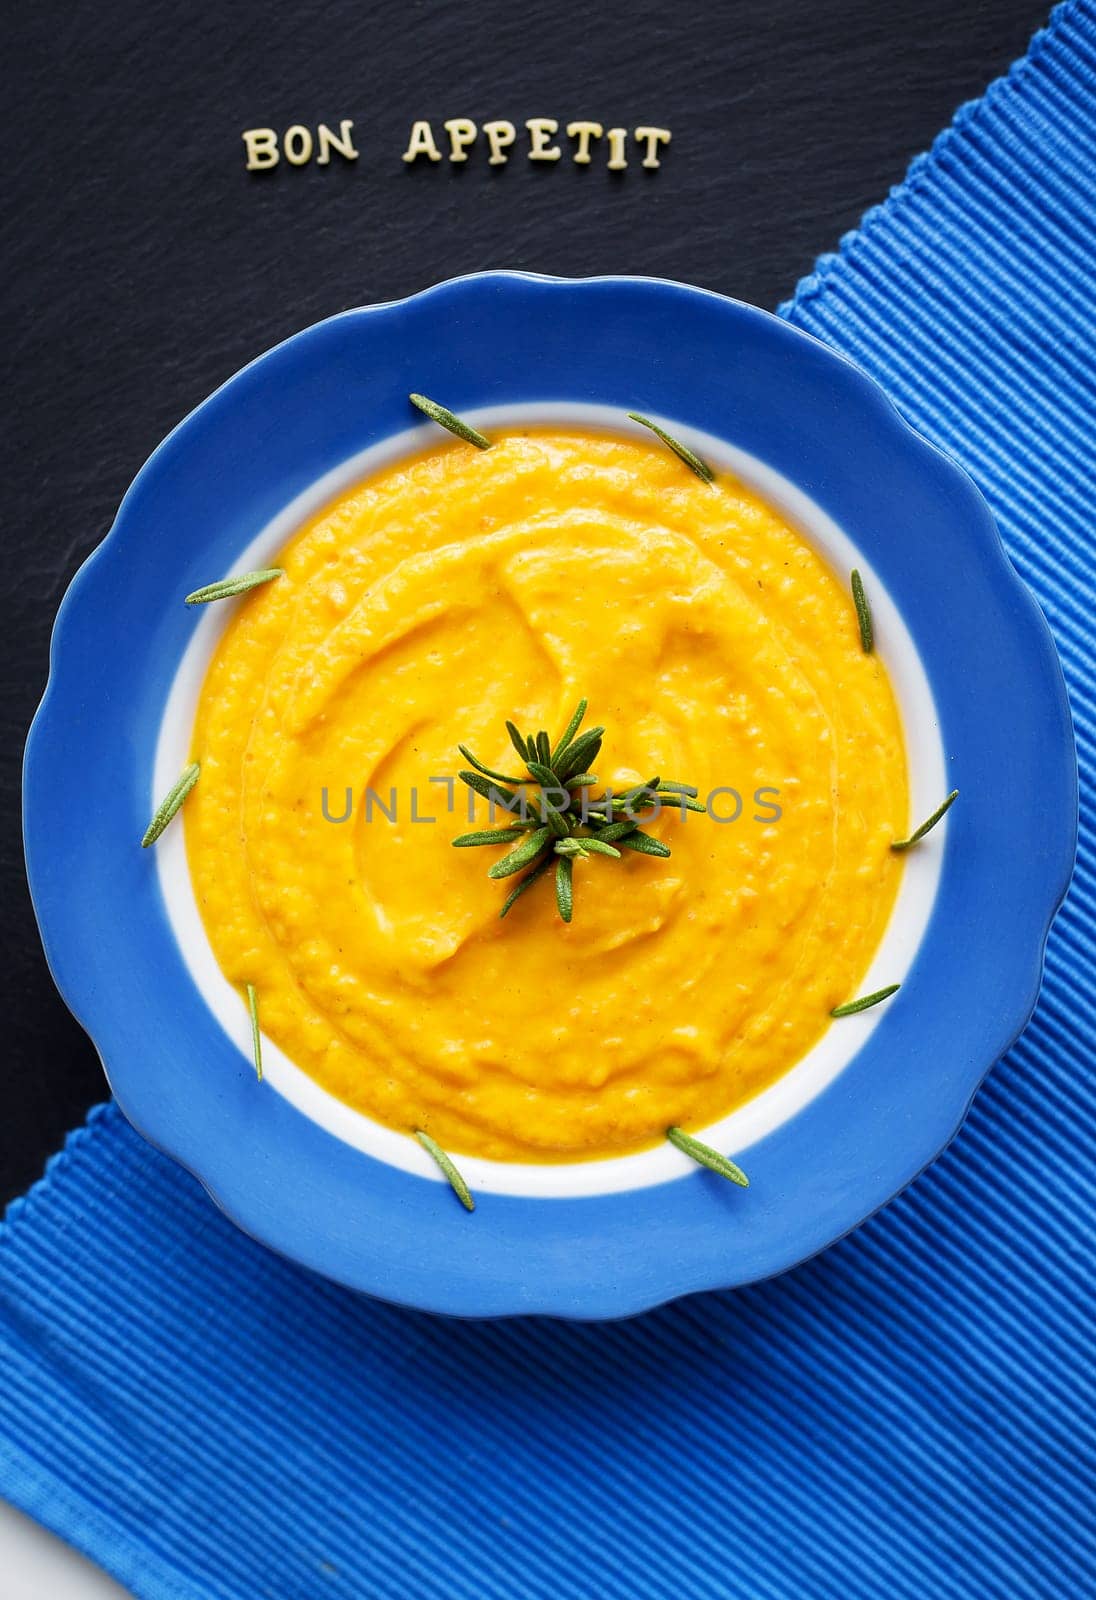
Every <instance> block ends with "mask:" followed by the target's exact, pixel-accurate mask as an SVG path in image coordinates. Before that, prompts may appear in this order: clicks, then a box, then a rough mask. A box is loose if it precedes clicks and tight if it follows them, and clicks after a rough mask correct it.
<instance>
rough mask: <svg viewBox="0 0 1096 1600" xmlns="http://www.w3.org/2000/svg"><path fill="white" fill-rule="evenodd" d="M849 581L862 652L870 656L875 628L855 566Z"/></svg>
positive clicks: (860, 578) (862, 583)
mask: <svg viewBox="0 0 1096 1600" xmlns="http://www.w3.org/2000/svg"><path fill="white" fill-rule="evenodd" d="M849 581H850V584H851V586H852V600H853V605H854V606H855V607H856V620H857V622H858V623H859V624H860V643H861V645H862V646H863V649H864V654H865V655H866V656H870V655H871V653H872V647H873V645H874V644H875V630H874V628H873V627H872V621H871V606H869V604H868V597H867V595H866V594H865V593H864V580H863V578H862V577H861V576H860V574H859V572H857V570H856V568H855V567H853V569H852V575H851V578H850V580H849Z"/></svg>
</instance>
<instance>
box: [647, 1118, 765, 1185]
mask: <svg viewBox="0 0 1096 1600" xmlns="http://www.w3.org/2000/svg"><path fill="white" fill-rule="evenodd" d="M666 1137H667V1139H669V1141H670V1143H671V1144H673V1145H676V1146H677V1148H678V1149H679V1150H680V1151H681V1152H682V1154H684V1155H687V1156H689V1157H691V1158H692V1160H693V1161H696V1162H697V1163H699V1165H700V1166H702V1167H707V1168H708V1169H709V1171H711V1172H718V1173H719V1176H720V1177H721V1178H729V1179H730V1181H731V1182H732V1183H737V1184H738V1186H739V1188H741V1189H748V1188H749V1187H750V1180H749V1178H747V1176H746V1174H745V1173H744V1172H743V1170H742V1168H741V1167H738V1166H736V1165H735V1163H734V1162H733V1161H732V1160H731V1159H730V1157H729V1156H724V1155H720V1153H719V1151H718V1150H713V1149H712V1147H711V1145H710V1144H704V1143H703V1141H702V1140H700V1139H694V1138H693V1136H692V1134H691V1133H686V1132H685V1130H684V1128H667V1129H666Z"/></svg>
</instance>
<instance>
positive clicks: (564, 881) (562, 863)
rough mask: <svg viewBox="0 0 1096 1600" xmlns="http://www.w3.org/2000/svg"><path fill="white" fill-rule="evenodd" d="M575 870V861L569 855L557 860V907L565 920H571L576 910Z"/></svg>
mask: <svg viewBox="0 0 1096 1600" xmlns="http://www.w3.org/2000/svg"><path fill="white" fill-rule="evenodd" d="M573 871H574V862H573V861H571V859H570V858H569V857H568V856H560V858H559V860H558V861H557V862H556V907H557V909H558V911H559V914H560V916H561V917H562V918H563V920H564V922H570V920H571V918H572V916H573V915H574V910H575V893H574V887H573V885H572V882H571V874H572V872H573Z"/></svg>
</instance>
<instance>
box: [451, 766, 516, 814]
mask: <svg viewBox="0 0 1096 1600" xmlns="http://www.w3.org/2000/svg"><path fill="white" fill-rule="evenodd" d="M457 777H458V778H459V779H460V780H461V782H462V783H466V784H467V785H468V787H469V788H470V789H474V790H475V792H476V793H477V794H478V795H479V796H480V797H481V799H483V800H492V801H494V803H495V804H496V805H506V806H510V805H513V804H514V803H515V802H516V800H517V798H518V797H517V795H516V794H515V793H514V792H513V790H512V789H507V788H505V787H504V786H503V785H502V784H500V783H491V782H489V781H488V780H487V779H486V778H483V777H481V776H480V774H479V773H478V772H458V773H457Z"/></svg>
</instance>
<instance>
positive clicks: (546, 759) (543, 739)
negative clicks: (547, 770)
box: [537, 728, 552, 767]
mask: <svg viewBox="0 0 1096 1600" xmlns="http://www.w3.org/2000/svg"><path fill="white" fill-rule="evenodd" d="M537 760H538V761H539V763H540V765H541V766H542V767H550V766H551V764H552V745H551V741H550V740H549V738H548V735H547V734H546V733H545V731H544V729H543V728H542V729H541V730H540V732H539V733H538V734H537Z"/></svg>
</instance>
